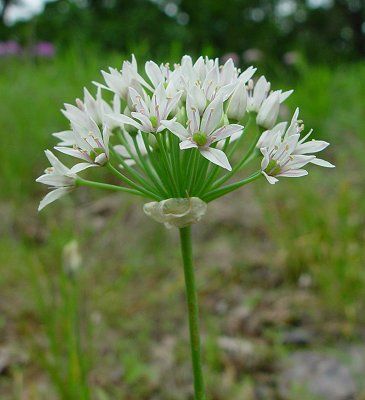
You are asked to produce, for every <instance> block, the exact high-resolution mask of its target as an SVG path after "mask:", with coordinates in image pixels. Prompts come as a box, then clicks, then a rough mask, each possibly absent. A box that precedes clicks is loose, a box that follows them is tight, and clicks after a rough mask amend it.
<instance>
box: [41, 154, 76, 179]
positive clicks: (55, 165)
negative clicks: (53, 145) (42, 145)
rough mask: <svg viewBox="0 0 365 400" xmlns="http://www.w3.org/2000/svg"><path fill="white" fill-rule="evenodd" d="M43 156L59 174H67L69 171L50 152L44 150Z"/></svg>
mask: <svg viewBox="0 0 365 400" xmlns="http://www.w3.org/2000/svg"><path fill="white" fill-rule="evenodd" d="M45 154H46V156H47V158H48V160H49V162H50V163H51V165H52V167H53V168H55V170H56V171H57V172H58V173H60V174H67V173H68V172H69V171H70V170H69V168H67V167H66V166H65V165H63V164H62V163H61V161H60V160H59V159H58V158H57V157H56V156H55V155H54V154H53V153H52V152H51V151H50V150H46V151H45Z"/></svg>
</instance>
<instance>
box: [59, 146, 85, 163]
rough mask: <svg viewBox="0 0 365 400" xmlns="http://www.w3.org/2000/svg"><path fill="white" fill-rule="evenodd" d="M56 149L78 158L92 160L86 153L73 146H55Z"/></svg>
mask: <svg viewBox="0 0 365 400" xmlns="http://www.w3.org/2000/svg"><path fill="white" fill-rule="evenodd" d="M54 149H55V150H57V151H59V152H60V153H63V154H67V155H68V156H71V157H75V158H78V159H80V160H85V161H90V159H89V157H88V156H87V155H85V154H84V153H81V152H80V151H79V150H75V149H73V148H71V147H59V146H55V148H54Z"/></svg>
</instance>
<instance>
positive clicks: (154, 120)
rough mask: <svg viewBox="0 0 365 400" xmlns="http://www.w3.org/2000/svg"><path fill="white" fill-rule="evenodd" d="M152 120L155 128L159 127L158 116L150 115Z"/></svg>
mask: <svg viewBox="0 0 365 400" xmlns="http://www.w3.org/2000/svg"><path fill="white" fill-rule="evenodd" d="M150 121H151V124H152V127H153V128H157V126H158V119H157V117H155V116H154V115H153V116H152V117H150Z"/></svg>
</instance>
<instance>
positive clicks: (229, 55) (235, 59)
mask: <svg viewBox="0 0 365 400" xmlns="http://www.w3.org/2000/svg"><path fill="white" fill-rule="evenodd" d="M229 59H232V61H233V63H234V65H238V64H239V63H240V57H239V55H238V54H237V53H227V54H225V55H224V56H223V57H222V63H223V64H224V63H225V62H226V61H228V60H229Z"/></svg>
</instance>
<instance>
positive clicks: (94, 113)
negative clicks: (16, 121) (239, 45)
mask: <svg viewBox="0 0 365 400" xmlns="http://www.w3.org/2000/svg"><path fill="white" fill-rule="evenodd" d="M255 72H256V69H255V68H253V67H249V68H247V69H246V70H244V71H241V70H240V69H238V68H236V67H235V65H234V63H233V61H232V60H231V59H229V60H227V61H226V62H225V63H224V65H219V61H218V59H209V58H203V57H200V58H198V60H196V61H195V62H193V60H192V58H191V57H189V56H184V57H183V58H182V59H181V62H180V63H178V64H174V65H173V66H171V65H169V64H161V65H158V64H156V63H155V62H153V61H147V62H146V63H145V65H144V69H143V71H142V70H139V69H138V65H137V61H136V59H135V57H134V56H132V60H131V61H124V62H123V65H122V67H121V69H120V70H119V69H115V68H110V69H109V71H107V72H106V71H102V75H103V78H104V83H98V82H94V84H95V85H96V86H97V91H96V95H95V97H93V96H92V94H91V93H90V92H89V91H88V90H87V89H85V90H84V96H83V99H82V100H80V99H77V100H76V103H75V105H71V104H65V107H64V110H63V114H64V115H65V117H66V118H67V119H68V120H69V129H68V130H65V131H62V132H57V133H54V136H55V137H56V138H57V139H58V140H59V141H60V142H59V143H58V144H57V146H55V150H57V151H58V152H60V153H63V154H66V155H69V156H72V157H74V158H76V159H79V160H80V161H81V162H78V163H77V164H76V165H74V166H73V167H71V168H68V167H66V166H65V165H63V164H62V163H61V162H60V161H59V160H58V159H57V158H56V156H55V155H54V154H53V153H52V152H50V151H47V152H46V155H47V157H48V159H49V161H50V162H51V164H52V167H51V168H48V169H47V170H46V173H45V174H44V175H42V176H41V177H40V178H38V181H39V182H41V183H44V184H46V185H48V186H49V187H50V188H51V189H52V190H53V191H52V192H50V193H49V194H48V195H47V196H46V197H45V198H44V199H43V200H42V202H41V204H40V207H39V208H40V209H41V208H43V207H44V206H46V205H47V204H49V203H50V202H52V201H54V200H56V199H58V198H59V197H61V196H62V195H63V194H65V193H67V192H69V191H70V190H71V189H72V188H74V187H76V186H91V187H98V188H105V189H113V190H120V191H124V192H127V193H131V194H135V195H139V196H143V197H145V198H148V199H151V200H153V201H155V202H156V201H157V202H160V201H164V200H167V199H171V198H177V199H179V198H180V199H182V198H193V197H197V198H199V199H201V200H202V201H204V202H209V201H212V200H214V199H216V198H218V197H220V196H223V195H224V194H226V193H228V192H230V191H232V190H235V189H237V188H239V187H241V186H243V185H245V184H247V183H249V182H251V181H253V180H255V179H257V178H259V177H260V176H265V177H266V179H267V180H268V181H269V182H270V183H275V182H277V180H278V177H280V176H287V177H295V176H303V175H305V174H307V171H306V170H304V169H303V167H304V166H305V165H306V164H309V163H311V164H316V165H320V166H324V167H332V164H330V163H328V162H326V161H324V160H321V159H318V158H317V157H316V156H315V155H313V154H314V153H317V152H319V151H321V150H323V149H324V148H325V147H327V145H328V143H326V142H324V141H318V140H311V141H307V139H308V137H309V135H310V134H311V132H309V133H308V134H307V135H306V136H304V137H302V138H301V132H302V131H303V124H302V122H301V121H299V120H298V110H297V111H296V112H295V114H294V116H293V119H292V121H291V122H290V123H289V124H288V123H286V122H280V123H277V120H278V118H279V115H280V107H281V104H282V103H283V102H284V101H285V100H286V99H287V98H288V97H289V96H290V95H291V93H292V91H291V90H289V91H282V90H274V91H271V84H270V82H268V81H267V80H266V78H265V77H264V76H261V77H259V78H258V79H254V78H253V76H254V74H255ZM260 159H261V167H260V165H258V166H257V167H256V170H255V169H254V172H253V173H252V174H251V175H249V176H248V177H246V178H244V179H242V178H241V179H239V180H234V177H235V176H236V174H237V173H238V172H239V171H240V170H241V169H242V168H243V167H244V166H248V164H250V166H251V165H252V168H255V160H259V161H260ZM90 167H94V168H95V167H104V168H105V167H106V168H107V169H108V170H109V171H110V172H111V173H112V174H113V175H115V176H116V177H118V178H119V179H120V180H121V185H111V184H107V183H102V182H94V181H90V180H86V179H83V178H81V177H80V176H79V175H78V174H79V173H80V172H82V171H83V170H85V169H88V168H90ZM227 181H231V182H228V183H227V184H226V182H227ZM179 204H180V203H179Z"/></svg>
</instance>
